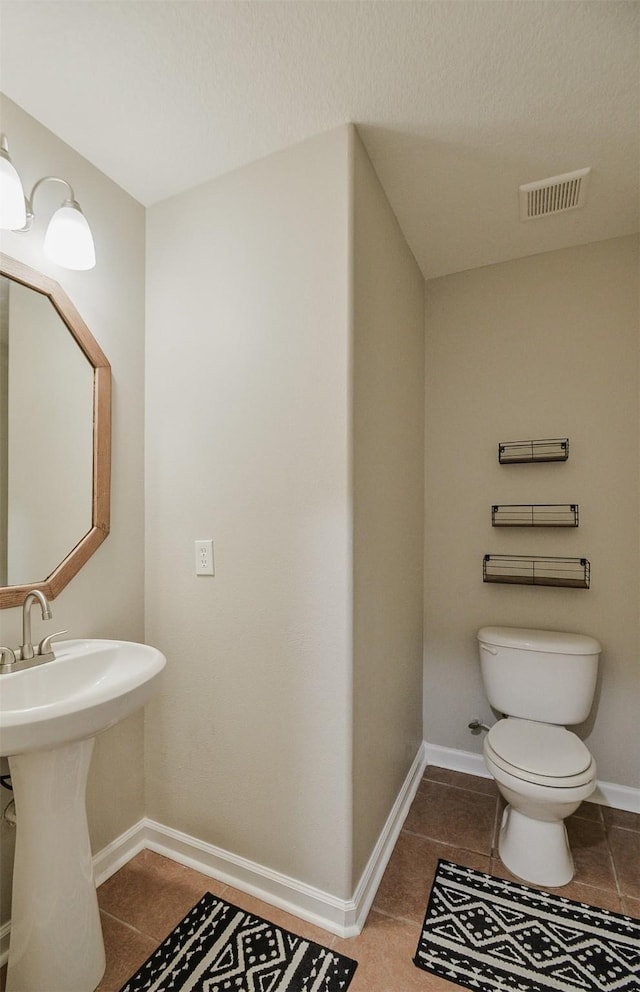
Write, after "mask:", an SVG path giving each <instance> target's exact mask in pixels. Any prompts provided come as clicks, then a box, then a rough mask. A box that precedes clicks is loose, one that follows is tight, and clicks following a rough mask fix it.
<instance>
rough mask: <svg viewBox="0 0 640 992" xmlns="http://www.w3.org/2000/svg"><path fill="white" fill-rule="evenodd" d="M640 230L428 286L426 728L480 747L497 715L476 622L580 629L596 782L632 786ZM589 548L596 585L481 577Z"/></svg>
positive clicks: (639, 742)
mask: <svg viewBox="0 0 640 992" xmlns="http://www.w3.org/2000/svg"><path fill="white" fill-rule="evenodd" d="M638 271H639V270H638V239H637V238H634V237H629V238H621V239H616V240H613V241H605V242H599V243H596V244H591V245H586V246H583V247H579V248H573V249H567V250H565V251H558V252H551V253H548V254H543V255H537V256H534V257H531V258H527V259H521V260H519V261H514V262H508V263H504V264H502V265H494V266H489V267H487V268H482V269H476V270H473V271H469V272H462V273H459V274H457V275H452V276H448V277H446V278H442V279H436V280H433V281H431V282H428V283H427V306H426V340H427V345H426V352H427V357H426V369H427V374H426V380H427V381H426V417H427V426H426V435H427V437H426V451H427V460H426V466H427V467H426V536H425V548H426V553H425V562H426V565H425V695H424V735H425V739H426V740H427V741H429V742H431V743H435V744H439V745H443V746H447V747H452V748H460V749H464V750H469V751H471V750H475V751H479V750H480V749H481V740H480V739H479V738H477V737H472V736H470V734H469V732H468V730H467V723H468V722H469V720H471V718H473V717H480V718H483V719H484V720H486V721H487V722H492V720H493V717H492V714H491V712H490V709H489V707H488V704H487V703H486V701H485V697H484V693H483V690H482V686H481V682H480V676H479V670H478V658H477V650H476V642H475V634H476V631H477V629H478V628H479V627H480V626H481V625H483V624H506V625H511V626H531V627H540V628H550V629H554V630H569V631H579V632H583V633H587V634H591V635H593V636H594V637H596V638H598V640H599V641H601V643H602V645H603V654H602V658H601V667H600V680H599V685H598V689H597V699H596V704H595V707H594V710H593V713H592V715H591V717H590V719H589V720H588V721H587V723H586V725H585V726H584V727H581V728H579V732H580V733H581V735H582V736H583V737H584V738H585V739H586V740H587V742H588V745H589V747H590V749H591V750H592V752H593V754H594V756H595V758H596V761H597V763H598V775H599V778H600V779H602V780H604V781H610V782H614V783H616V784H619V785H625V786H630V787H637V786H638V774H639V771H640V753H639V748H640V738H639V737H638V733H637V717H638V699H639V698H640V681H639V678H640V675H639V667H638V658H639V654H640V651H639V648H640V643H639V631H638V623H639V613H640V610H639V604H640V594H639V593H640V589H639V580H640V569H639V560H638V553H639V534H638V455H639V445H638V426H639V425H638V398H639V389H638V386H639V380H638V372H639V365H638ZM545 437H568V438H569V440H570V457H569V460H568V462H566V463H561V464H555V465H554V464H539V465H514V466H500V465H499V464H498V460H497V445H498V442H499V441H508V440H520V439H527V438H545ZM530 502H531V503H535V502H541V503H545V502H550V503H569V502H571V503H573V502H577V503H578V504H579V507H580V526H579V528H578V529H577V530H549V531H544V530H535V531H531V530H504V529H495V528H492V527H491V517H490V509H491V504H492V503H530ZM489 552H494V553H497V554H500V553H502V554H521V553H522V554H528V553H533V554H541V555H567V556H586V557H587V558H588V559H589V561H590V562H591V588H590V589H589V590H572V589H549V588H546V589H545V588H535V589H534V588H531V587H526V586H506V585H486V584H483V582H482V557H483V555H484V554H485V553H489Z"/></svg>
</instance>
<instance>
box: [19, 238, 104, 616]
mask: <svg viewBox="0 0 640 992" xmlns="http://www.w3.org/2000/svg"><path fill="white" fill-rule="evenodd" d="M0 275H3V276H7V278H9V279H12V280H13V281H14V282H18V283H21V284H22V285H23V286H26V287H28V288H29V289H33V290H35V291H36V292H38V293H42V294H43V296H46V297H47V298H48V299H49V302H50V303H51V304H52V306H53V307H54V308H55V310H56V311H57V312H58V314H59V316H60V317H61V318H62V320H63V322H64V324H65V325H66V327H67V328H68V329H69V332H70V334H71V336H72V337H73V338H74V339H75V341H76V343H77V344H78V346H79V347H80V349H81V350H82V352H83V353H84V355H85V356H86V358H87V360H88V361H89V364H90V365H91V366H92V367H93V487H92V494H93V495H92V507H91V528H90V529H89V530H88V531H87V533H86V534H85V535H84V537H83V538H82V539H81V540H80V541H79V542H78V544H77V545H76V546H75V548H73V549H72V550H71V551H70V552H69V554H68V555H67V556H66V558H64V559H63V560H62V561H61V562H60V564H59V565H58V566H57V567H56V568H55V569H54V570H53V572H52V573H51V574H50V575H49V576H48V577H47V578H46V579H42V580H34V581H33V582H30V583H29V584H28V585H19V586H0V609H4V608H6V607H10V606H21V605H22V603H23V602H24V598H25V596H26V594H27V593H28V592H29V591H30V590H31V589H40V590H41V591H42V592H43V593H44V595H45V596H46V597H47V599H55V598H56V596H57V595H58V593H59V592H60V591H61V590H62V589H64V587H65V586H66V585H67V583H69V582H70V581H71V579H72V578H73V577H74V575H76V573H77V572H79V571H80V569H81V568H82V566H83V565H84V564H85V562H86V561H88V559H89V558H90V557H91V555H92V554H93V553H94V551H95V550H96V549H97V548H98V547H99V546H100V545H101V544H102V542H103V541H104V539H105V538H106V536H107V535H108V533H109V527H110V512H111V510H110V508H111V366H110V364H109V362H108V361H107V359H106V357H105V355H104V354H103V352H102V350H101V348H100V346H99V345H98V343H97V341H96V340H95V338H94V337H93V335H92V334H91V331H90V330H89V328H88V327H87V325H86V324H85V322H84V320H83V319H82V317H81V316H80V314H79V313H78V311H77V310H76V308H75V306H74V305H73V303H72V302H71V300H70V299H69V297H68V296H67V294H66V293H65V292H64V290H63V289H62V287H61V286H60V285H59V284H58V283H57V282H55V281H54V280H53V279H50V278H49V277H48V276H45V275H42V273H41V272H38V271H36V269H32V268H30V267H29V266H28V265H24V264H23V263H22V262H18V261H17V260H16V259H14V258H11V257H10V256H9V255H4V254H3V253H1V252H0Z"/></svg>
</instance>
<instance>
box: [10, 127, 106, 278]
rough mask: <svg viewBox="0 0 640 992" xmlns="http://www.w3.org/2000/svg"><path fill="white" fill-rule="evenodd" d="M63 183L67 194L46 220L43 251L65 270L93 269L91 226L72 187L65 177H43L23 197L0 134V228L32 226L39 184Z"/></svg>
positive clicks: (21, 229)
mask: <svg viewBox="0 0 640 992" xmlns="http://www.w3.org/2000/svg"><path fill="white" fill-rule="evenodd" d="M47 182H54V183H62V184H63V186H65V187H66V189H67V194H68V195H67V197H66V199H65V200H63V201H62V204H61V206H60V207H58V209H57V210H56V212H55V213H54V215H53V217H52V218H51V220H50V221H49V226H48V227H47V232H46V234H45V237H44V245H43V248H44V253H45V255H46V256H47V257H48V258H50V259H51V261H52V262H56V263H57V264H58V265H61V266H63V267H64V268H65V269H92V268H93V267H94V265H95V264H96V251H95V247H94V244H93V236H92V234H91V228H90V227H89V224H88V223H87V219H86V217H85V216H84V214H83V213H82V210H81V209H80V204H79V203H78V201H77V200H76V198H75V196H74V193H73V189H72V188H71V186H70V184H69V183H68V182H67V181H66V179H59V178H58V177H57V176H43V177H42V179H38V181H37V182H36V183H35V184H34V186H33V189H32V190H31V195H30V196H28V197H27V196H25V193H24V190H23V188H22V182H21V181H20V176H19V175H18V173H17V171H16V168H15V166H14V164H13V162H12V161H11V159H10V158H9V144H8V141H7V137H6V135H4V134H3V135H1V136H0V228H3V229H4V230H8V231H19V232H24V233H26V232H28V231H30V230H31V228H32V227H33V218H34V213H33V198H34V195H35V192H36V190H37V189H38V187H39V186H40V185H41V184H42V183H47Z"/></svg>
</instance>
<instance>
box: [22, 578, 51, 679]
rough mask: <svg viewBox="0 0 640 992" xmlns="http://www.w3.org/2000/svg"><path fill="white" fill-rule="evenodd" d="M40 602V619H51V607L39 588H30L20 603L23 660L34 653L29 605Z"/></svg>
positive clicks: (29, 657) (28, 658)
mask: <svg viewBox="0 0 640 992" xmlns="http://www.w3.org/2000/svg"><path fill="white" fill-rule="evenodd" d="M36 602H38V603H40V609H41V610H42V619H43V620H51V616H52V614H51V607H50V606H49V603H48V602H47V599H46V597H45V595H44V593H41V592H40V590H39V589H32V590H31V592H28V593H27V595H26V596H25V600H24V603H23V604H22V644H21V645H20V648H19V650H20V657H21V659H22V660H23V661H29V660H30V659H31V658H33V657H34V655H35V650H34V647H33V644H32V643H31V607H32V606H33V604H34V603H36Z"/></svg>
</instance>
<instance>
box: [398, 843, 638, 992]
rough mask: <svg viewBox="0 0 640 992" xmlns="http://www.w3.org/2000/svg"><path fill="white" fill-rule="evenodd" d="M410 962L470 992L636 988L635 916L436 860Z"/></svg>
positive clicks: (623, 991)
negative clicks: (427, 902) (420, 931)
mask: <svg viewBox="0 0 640 992" xmlns="http://www.w3.org/2000/svg"><path fill="white" fill-rule="evenodd" d="M414 963H415V964H416V965H417V966H418V968H422V969H423V970H424V971H429V972H431V973H432V974H434V975H440V976H441V977H442V978H446V979H448V981H450V982H455V983H456V984H458V985H462V986H463V987H464V988H468V989H474V990H475V992H639V990H640V920H633V919H631V917H629V916H622V915H621V914H619V913H609V912H607V910H604V909H596V908H595V907H594V906H587V905H585V904H584V903H578V902H573V901H572V900H571V899H565V898H563V897H562V896H559V895H555V894H552V893H549V892H540V891H538V890H537V889H532V888H529V887H528V886H526V885H522V884H519V883H516V882H507V881H504V880H503V879H500V878H494V877H493V876H492V875H485V874H483V873H482V872H479V871H474V870H473V869H472V868H463V867H461V866H460V865H455V864H452V863H451V862H450V861H442V860H441V861H439V862H438V870H437V872H436V877H435V879H434V883H433V888H432V889H431V896H430V898H429V905H428V907H427V915H426V917H425V921H424V925H423V930H422V935H421V937H420V942H419V944H418V950H417V952H416V956H415V958H414Z"/></svg>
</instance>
